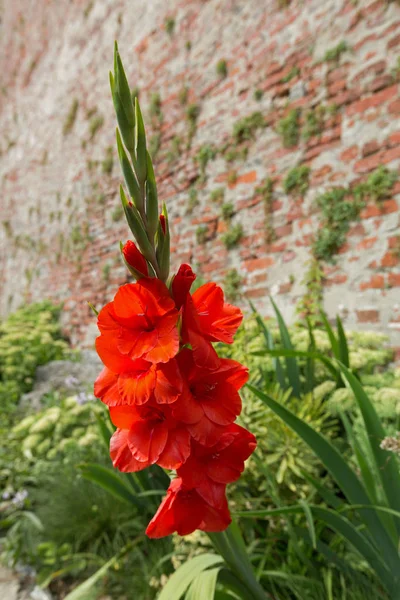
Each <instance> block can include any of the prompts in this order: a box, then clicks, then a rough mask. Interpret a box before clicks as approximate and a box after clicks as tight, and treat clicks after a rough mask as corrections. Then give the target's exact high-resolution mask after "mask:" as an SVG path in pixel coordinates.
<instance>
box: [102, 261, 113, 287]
mask: <svg viewBox="0 0 400 600" xmlns="http://www.w3.org/2000/svg"><path fill="white" fill-rule="evenodd" d="M110 273H111V265H110V263H106V264H105V265H103V268H102V270H101V276H102V278H103V281H104V282H105V283H108V282H109V281H110Z"/></svg>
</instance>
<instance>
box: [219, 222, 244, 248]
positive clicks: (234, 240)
mask: <svg viewBox="0 0 400 600" xmlns="http://www.w3.org/2000/svg"><path fill="white" fill-rule="evenodd" d="M243 235H244V233H243V226H242V224H241V223H237V224H236V225H233V226H232V227H230V229H228V231H226V232H225V233H224V234H223V235H222V236H221V240H222V243H223V244H224V246H225V247H226V248H227V250H232V248H235V246H237V245H238V244H239V242H240V240H241V239H242V238H243Z"/></svg>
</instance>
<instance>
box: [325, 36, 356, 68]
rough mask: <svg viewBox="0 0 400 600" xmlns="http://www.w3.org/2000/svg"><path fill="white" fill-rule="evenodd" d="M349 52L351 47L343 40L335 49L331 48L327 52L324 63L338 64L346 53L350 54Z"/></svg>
mask: <svg viewBox="0 0 400 600" xmlns="http://www.w3.org/2000/svg"><path fill="white" fill-rule="evenodd" d="M349 50H350V47H349V45H348V44H347V42H346V41H345V40H342V41H341V42H339V43H338V44H337V45H336V46H334V47H333V48H330V49H329V50H327V51H326V52H325V54H324V58H323V61H324V62H335V63H338V62H339V60H340V57H341V56H342V54H344V53H345V52H348V51H349Z"/></svg>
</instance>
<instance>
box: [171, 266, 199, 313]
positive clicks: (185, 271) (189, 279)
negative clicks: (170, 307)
mask: <svg viewBox="0 0 400 600" xmlns="http://www.w3.org/2000/svg"><path fill="white" fill-rule="evenodd" d="M195 279H196V275H195V274H194V273H193V271H192V269H191V267H190V265H186V264H183V265H181V266H180V267H179V270H178V272H177V274H176V275H175V277H174V278H173V280H172V286H171V288H172V295H173V297H174V300H175V304H176V308H178V309H179V308H181V306H182V305H183V304H184V303H185V300H186V296H187V295H188V293H189V291H190V288H191V286H192V283H193V281H194V280H195Z"/></svg>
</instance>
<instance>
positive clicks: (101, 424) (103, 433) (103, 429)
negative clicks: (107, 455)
mask: <svg viewBox="0 0 400 600" xmlns="http://www.w3.org/2000/svg"><path fill="white" fill-rule="evenodd" d="M95 417H96V421H97V426H98V428H99V432H100V437H101V439H102V440H103V442H104V445H105V447H106V448H107V450H108V449H109V447H110V439H111V436H112V434H113V432H112V430H111V429H110V427H109V426H108V425H107V423H106V420H105V418H104V417H103V416H102V415H98V414H96V415H95Z"/></svg>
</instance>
